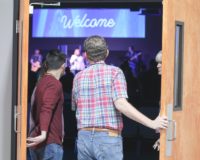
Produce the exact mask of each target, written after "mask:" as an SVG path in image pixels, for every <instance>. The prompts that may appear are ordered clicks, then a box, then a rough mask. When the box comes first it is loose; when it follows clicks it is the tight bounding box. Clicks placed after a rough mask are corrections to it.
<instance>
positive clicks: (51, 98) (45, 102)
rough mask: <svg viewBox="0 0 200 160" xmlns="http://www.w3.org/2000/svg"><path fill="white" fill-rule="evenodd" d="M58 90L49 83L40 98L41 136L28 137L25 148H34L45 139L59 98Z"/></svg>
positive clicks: (54, 85)
mask: <svg viewBox="0 0 200 160" xmlns="http://www.w3.org/2000/svg"><path fill="white" fill-rule="evenodd" d="M58 90H59V88H58V87H57V86H56V84H55V83H54V82H50V83H49V84H48V86H47V88H46V90H45V92H44V95H43V97H42V102H41V104H42V106H41V110H40V121H39V124H40V130H41V134H40V135H39V136H37V137H28V138H27V141H28V144H27V147H32V146H35V145H37V144H39V143H41V142H43V141H45V140H46V138H47V132H48V129H49V126H50V121H51V118H52V112H53V110H54V108H55V106H56V103H57V101H58V99H59V98H60V97H59V92H58Z"/></svg>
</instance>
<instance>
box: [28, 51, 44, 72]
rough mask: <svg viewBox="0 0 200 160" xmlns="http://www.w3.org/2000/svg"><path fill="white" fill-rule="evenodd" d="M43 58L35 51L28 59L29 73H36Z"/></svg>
mask: <svg viewBox="0 0 200 160" xmlns="http://www.w3.org/2000/svg"><path fill="white" fill-rule="evenodd" d="M42 60H43V56H42V55H41V53H40V50H39V49H35V51H34V54H33V55H32V56H31V58H30V63H31V71H33V72H37V71H38V70H39V69H40V68H41V65H42Z"/></svg>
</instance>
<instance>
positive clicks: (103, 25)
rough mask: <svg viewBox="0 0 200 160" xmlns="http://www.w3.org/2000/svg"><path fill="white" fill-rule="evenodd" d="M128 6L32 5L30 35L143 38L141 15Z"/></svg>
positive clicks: (143, 30) (142, 18)
mask: <svg viewBox="0 0 200 160" xmlns="http://www.w3.org/2000/svg"><path fill="white" fill-rule="evenodd" d="M139 13H140V12H133V11H130V10H129V9H35V10H34V13H33V30H32V36H33V37H66V38H68V37H77V38H78V37H88V36H91V35H101V36H103V37H113V38H145V16H144V15H140V14H139Z"/></svg>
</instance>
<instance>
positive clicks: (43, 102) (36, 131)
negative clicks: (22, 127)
mask: <svg viewBox="0 0 200 160" xmlns="http://www.w3.org/2000/svg"><path fill="white" fill-rule="evenodd" d="M36 87H37V88H36V91H35V100H34V104H33V106H32V111H31V113H32V119H33V123H34V125H35V127H34V128H33V131H31V134H30V136H31V137H36V136H38V135H40V134H41V131H47V139H46V141H45V142H44V143H42V144H40V145H38V146H37V147H39V146H42V145H45V144H50V143H56V144H62V130H63V128H62V114H63V102H64V98H63V90H62V84H61V83H60V81H59V80H57V79H56V78H55V77H53V76H51V75H44V76H43V77H42V78H41V79H40V80H39V82H38V84H37V86H36Z"/></svg>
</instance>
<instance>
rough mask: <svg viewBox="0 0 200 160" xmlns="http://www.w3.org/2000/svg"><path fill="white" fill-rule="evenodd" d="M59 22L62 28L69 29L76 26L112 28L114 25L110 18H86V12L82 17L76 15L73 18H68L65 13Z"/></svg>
mask: <svg viewBox="0 0 200 160" xmlns="http://www.w3.org/2000/svg"><path fill="white" fill-rule="evenodd" d="M60 22H61V24H62V25H63V28H64V29H67V28H68V29H71V28H73V27H76V28H95V27H96V28H97V27H104V28H112V27H114V26H115V24H116V23H115V21H114V19H112V18H110V19H107V18H99V19H97V18H91V19H90V18H88V15H87V14H84V15H83V17H82V18H80V16H79V15H77V16H76V17H75V18H74V19H70V18H68V17H67V16H66V15H64V16H62V17H61V20H60Z"/></svg>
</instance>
